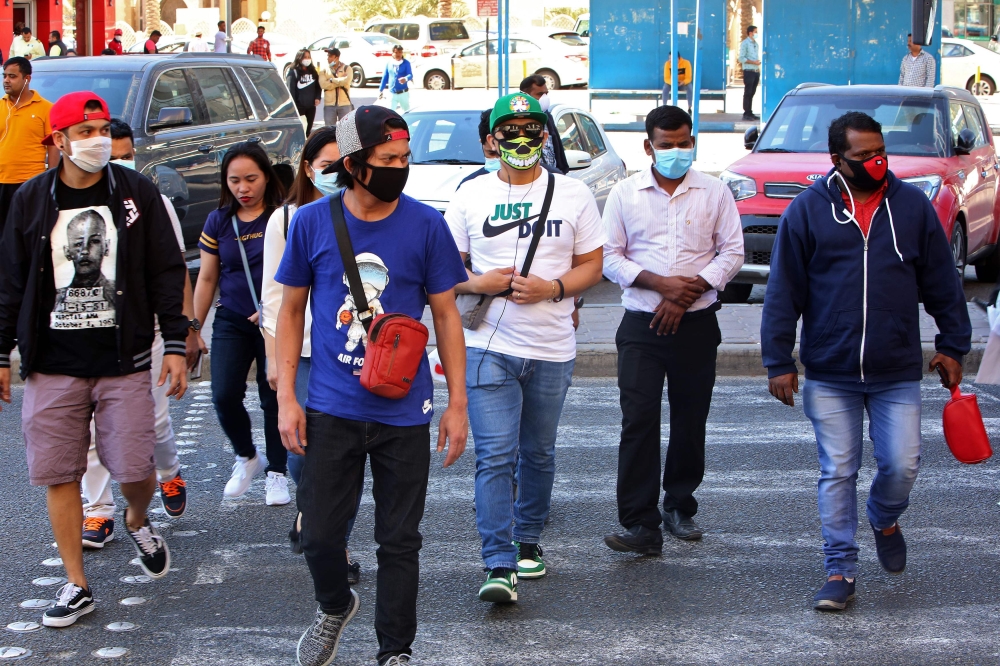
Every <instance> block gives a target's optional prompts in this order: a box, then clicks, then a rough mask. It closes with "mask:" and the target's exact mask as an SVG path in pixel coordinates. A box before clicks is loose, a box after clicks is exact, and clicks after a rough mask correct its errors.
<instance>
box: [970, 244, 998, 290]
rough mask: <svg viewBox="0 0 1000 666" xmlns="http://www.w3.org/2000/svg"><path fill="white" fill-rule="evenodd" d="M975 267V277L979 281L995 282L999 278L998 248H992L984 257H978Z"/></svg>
mask: <svg viewBox="0 0 1000 666" xmlns="http://www.w3.org/2000/svg"><path fill="white" fill-rule="evenodd" d="M973 266H975V267H976V279H977V280H979V281H980V282H986V283H990V282H996V281H997V280H1000V250H994V251H993V252H992V253H991V254H990V255H989V256H988V257H986V258H985V259H980V260H979V261H977V262H976V263H975V264H973Z"/></svg>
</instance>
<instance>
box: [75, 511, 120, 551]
mask: <svg viewBox="0 0 1000 666" xmlns="http://www.w3.org/2000/svg"><path fill="white" fill-rule="evenodd" d="M114 538H115V521H114V519H113V518H98V517H97V516H90V517H89V518H84V520H83V547H84V548H104V544H106V543H107V542H109V541H112V540H113V539H114Z"/></svg>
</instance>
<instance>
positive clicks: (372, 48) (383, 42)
mask: <svg viewBox="0 0 1000 666" xmlns="http://www.w3.org/2000/svg"><path fill="white" fill-rule="evenodd" d="M397 44H399V45H400V46H402V42H400V41H399V40H398V39H396V38H395V37H390V36H389V35H383V34H382V33H378V32H350V33H344V34H342V35H334V36H332V37H323V38H321V39H317V40H316V41H315V42H313V43H312V44H310V45H309V46H308V47H307V48H308V49H309V51H310V52H311V53H312V59H313V63H315V64H316V65H317V66H319V65H320V64H321V63H325V62H326V52H325V51H324V50H323V49H329V48H334V47H336V48H338V49H340V61H341V62H343V63H346V64H348V65H350V66H351V69H352V70H353V73H354V80H353V81H351V87H352V88H364V87H365V86H366V85H367V84H368V83H373V82H374V83H376V84H377V83H379V82H380V81H381V80H382V74H383V72H385V62H386V60H388V59H389V58H391V57H392V48H393V47H394V46H396V45H397ZM410 59H411V61H412V59H413V55H412V54H411V55H410Z"/></svg>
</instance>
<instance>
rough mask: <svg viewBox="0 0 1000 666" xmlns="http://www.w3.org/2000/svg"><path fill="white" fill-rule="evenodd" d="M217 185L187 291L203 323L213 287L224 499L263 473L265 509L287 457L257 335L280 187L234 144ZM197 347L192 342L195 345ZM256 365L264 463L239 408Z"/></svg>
mask: <svg viewBox="0 0 1000 666" xmlns="http://www.w3.org/2000/svg"><path fill="white" fill-rule="evenodd" d="M222 179H223V182H224V185H223V187H222V193H221V196H220V197H219V209H218V210H215V211H212V213H211V214H209V216H208V220H206V221H205V228H204V230H203V231H202V233H201V238H199V240H198V247H199V248H200V249H201V272H200V273H199V274H198V282H197V284H196V285H195V290H194V307H195V316H196V317H197V320H198V321H204V320H205V318H206V317H207V316H208V311H209V308H211V306H212V300H213V299H214V298H215V292H216V288H217V287H218V289H219V293H220V297H219V301H218V303H216V310H215V323H214V324H213V327H212V345H211V354H210V356H209V358H210V360H211V363H212V405H213V406H214V407H215V413H216V415H217V416H218V418H219V424H220V425H221V426H222V430H223V432H225V433H226V436H227V437H228V438H229V441H230V442H232V445H233V449H234V450H235V452H236V463H235V464H234V465H233V474H232V477H231V478H230V479H229V482H228V483H226V489H225V496H226V497H230V498H235V497H240V496H242V495H243V494H244V493H245V492H246V491H247V489H248V488H249V487H250V483H251V482H252V481H253V478H254V477H255V476H256V475H257V474H259V473H260V472H262V471H266V472H267V500H266V501H267V504H269V505H279V504H287V503H288V502H290V501H291V498H290V497H289V495H288V482H287V480H286V479H285V472H286V469H287V453H286V451H285V447H284V446H283V445H282V444H281V436H280V435H279V434H278V397H277V394H276V393H275V392H274V389H272V388H271V387H270V386H269V385H268V383H267V375H266V372H265V366H266V356H265V350H264V338H263V337H262V336H261V334H260V331H259V330H258V324H259V320H260V301H259V297H260V293H261V287H262V278H263V272H264V231H265V229H266V228H267V222H268V220H269V219H270V218H271V215H272V214H273V213H274V210H275V209H276V208H278V207H280V206H281V202H282V199H283V197H284V187H282V185H281V181H280V180H279V179H278V176H277V174H276V173H275V172H274V169H273V168H272V167H271V162H270V159H269V158H268V156H267V153H265V152H264V149H263V148H261V147H260V144H259V143H250V142H247V143H238V144H236V145H235V146H233V147H232V148H230V149H229V150H228V151H226V155H225V157H224V158H223V160H222ZM199 338H200V333H199ZM199 341H200V340H199ZM255 361H256V363H257V393H258V395H259V396H260V407H261V409H262V410H263V412H264V441H265V443H266V447H267V448H266V451H267V463H266V464H265V463H264V461H263V460H261V458H260V456H259V455H258V453H257V448H256V447H255V446H254V443H253V434H252V430H251V424H250V415H249V414H248V413H247V410H246V408H245V407H244V406H243V398H244V396H245V395H246V388H247V386H246V380H247V373H248V372H249V371H250V366H251V365H252V364H253V363H254V362H255Z"/></svg>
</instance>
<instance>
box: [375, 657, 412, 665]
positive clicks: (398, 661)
mask: <svg viewBox="0 0 1000 666" xmlns="http://www.w3.org/2000/svg"><path fill="white" fill-rule="evenodd" d="M410 663H411V662H410V655H408V654H394V655H392V656H391V657H389V658H388V659H386V660H385V661H383V662H381V663H380V664H379V666H409V664H410Z"/></svg>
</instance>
